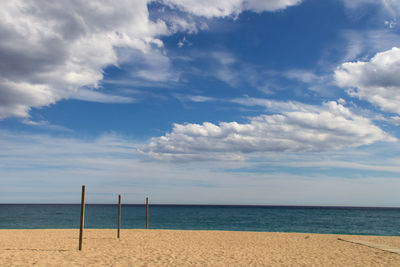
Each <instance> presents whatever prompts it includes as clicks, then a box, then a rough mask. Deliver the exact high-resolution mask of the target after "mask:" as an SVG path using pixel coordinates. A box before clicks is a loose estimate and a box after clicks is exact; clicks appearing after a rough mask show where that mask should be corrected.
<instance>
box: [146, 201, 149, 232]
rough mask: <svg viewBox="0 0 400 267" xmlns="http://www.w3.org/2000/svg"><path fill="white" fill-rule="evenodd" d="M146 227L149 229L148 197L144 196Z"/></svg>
mask: <svg viewBox="0 0 400 267" xmlns="http://www.w3.org/2000/svg"><path fill="white" fill-rule="evenodd" d="M146 229H149V198H148V197H146Z"/></svg>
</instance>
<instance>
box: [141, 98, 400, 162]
mask: <svg viewBox="0 0 400 267" xmlns="http://www.w3.org/2000/svg"><path fill="white" fill-rule="evenodd" d="M267 105H270V106H271V107H276V108H277V107H278V106H280V105H281V103H279V102H277V103H273V101H272V102H271V103H269V104H268V103H267ZM282 109H286V111H283V112H281V114H274V115H261V116H258V117H254V118H251V119H250V122H249V123H244V124H240V123H237V122H221V123H219V124H218V125H216V124H213V123H209V122H205V123H203V124H191V123H188V124H174V127H173V129H172V131H171V132H170V133H167V134H166V135H165V136H161V137H158V138H152V139H151V140H150V142H149V143H148V144H147V145H146V146H144V147H143V148H142V151H143V152H144V153H147V154H148V155H150V156H152V157H154V158H158V159H167V160H168V159H169V160H191V159H213V158H218V159H222V158H226V157H228V159H240V158H245V155H246V154H248V153H255V152H271V151H277V152H286V151H288V152H320V151H330V150H337V149H342V148H348V147H358V146H363V145H369V144H373V143H375V142H378V141H396V140H397V139H396V138H394V137H392V136H390V135H388V134H386V133H385V132H384V131H382V130H381V129H380V128H378V127H377V126H375V125H374V124H372V122H371V121H370V120H369V119H367V118H364V117H361V116H358V115H355V114H353V113H352V112H351V111H350V110H349V109H348V108H346V107H344V106H343V105H341V104H338V103H337V102H334V101H332V102H327V103H324V104H323V105H322V106H321V107H317V106H309V105H301V104H299V103H297V104H296V103H288V104H286V106H285V105H283V106H282Z"/></svg>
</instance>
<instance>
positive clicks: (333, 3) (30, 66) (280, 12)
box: [0, 0, 400, 207]
mask: <svg viewBox="0 0 400 267" xmlns="http://www.w3.org/2000/svg"><path fill="white" fill-rule="evenodd" d="M399 74H400V2H398V1H397V0H324V1H319V0H265V1H259V0H213V1H209V0H204V1H196V0H153V1H150V0H149V1H146V0H130V1H129V0H122V1H109V0H102V1H91V0H88V1H78V0H69V1H55V2H54V1H45V0H36V1H25V0H15V1H6V2H5V3H3V4H2V8H1V9H0V203H78V202H79V201H80V190H81V185H83V184H85V185H86V199H87V202H88V203H114V202H116V201H117V195H118V194H122V197H123V201H124V202H125V203H142V202H143V201H144V199H145V197H146V196H149V197H150V202H151V203H161V204H166V203H170V204H172V203H174V204H254V205H324V206H325V205H332V206H395V207H399V206H400V198H399V197H398V192H399V189H400V142H399V138H400V129H399V126H400V75H399Z"/></svg>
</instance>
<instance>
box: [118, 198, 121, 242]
mask: <svg viewBox="0 0 400 267" xmlns="http://www.w3.org/2000/svg"><path fill="white" fill-rule="evenodd" d="M120 229H121V195H118V232H117V238H119V232H120Z"/></svg>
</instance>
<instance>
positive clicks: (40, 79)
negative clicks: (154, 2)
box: [0, 1, 167, 118]
mask: <svg viewBox="0 0 400 267" xmlns="http://www.w3.org/2000/svg"><path fill="white" fill-rule="evenodd" d="M148 15H149V14H148V9H147V3H146V1H119V2H118V3H113V2H112V1H84V2H82V1H57V2H48V1H33V2H32V1H8V2H7V3H4V4H3V5H2V8H1V10H0V17H1V19H0V39H1V42H0V62H1V63H0V99H1V102H0V118H5V117H9V116H17V117H28V112H29V109H30V108H31V107H41V106H46V105H49V104H52V103H55V102H57V101H58V100H60V99H68V98H78V99H85V100H89V101H90V100H91V101H98V100H99V99H100V100H101V102H128V101H129V98H123V97H122V98H121V97H117V96H111V97H109V96H108V95H104V94H103V93H101V92H100V91H97V92H93V91H92V90H93V89H95V88H97V87H98V84H99V82H100V81H101V79H102V78H103V68H105V67H106V66H108V65H117V64H118V57H117V54H116V52H115V50H114V48H115V47H129V48H134V49H140V50H142V51H146V49H149V48H150V47H151V46H152V45H155V46H157V45H158V46H160V45H162V43H161V41H160V40H159V39H157V38H156V37H155V36H158V35H161V34H165V33H167V28H166V25H165V23H164V22H162V21H157V22H153V21H151V20H150V19H149V16H148ZM84 86H85V87H86V88H82V87H84ZM88 87H89V88H88ZM78 91H79V93H78Z"/></svg>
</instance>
